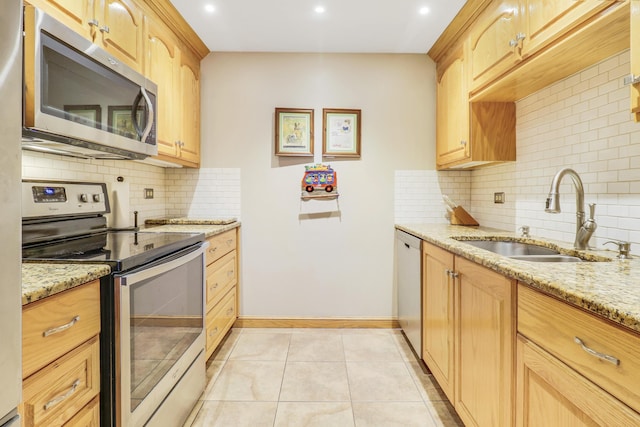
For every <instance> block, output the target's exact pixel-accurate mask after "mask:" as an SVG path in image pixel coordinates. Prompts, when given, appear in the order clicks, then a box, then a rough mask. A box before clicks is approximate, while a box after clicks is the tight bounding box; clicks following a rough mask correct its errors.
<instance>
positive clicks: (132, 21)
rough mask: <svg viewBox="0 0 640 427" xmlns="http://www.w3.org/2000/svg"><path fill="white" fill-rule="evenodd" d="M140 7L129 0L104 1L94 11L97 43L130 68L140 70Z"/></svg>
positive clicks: (141, 54) (141, 56) (141, 55)
mask: <svg viewBox="0 0 640 427" xmlns="http://www.w3.org/2000/svg"><path fill="white" fill-rule="evenodd" d="M142 16H143V15H142V9H140V8H139V7H138V6H137V5H136V4H135V3H134V2H133V1H131V0H103V1H102V2H101V10H99V11H96V17H99V18H98V19H99V21H100V25H99V30H98V33H99V34H97V35H96V42H98V41H99V43H100V44H101V45H102V47H103V48H104V49H105V50H106V51H107V52H110V53H112V54H113V55H115V56H117V57H118V58H119V59H120V60H121V61H123V62H125V63H126V64H127V65H129V66H130V67H131V68H133V69H134V70H136V71H138V72H142V62H143V60H142V58H143V53H142V52H143V49H142Z"/></svg>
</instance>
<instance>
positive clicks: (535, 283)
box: [396, 224, 640, 332]
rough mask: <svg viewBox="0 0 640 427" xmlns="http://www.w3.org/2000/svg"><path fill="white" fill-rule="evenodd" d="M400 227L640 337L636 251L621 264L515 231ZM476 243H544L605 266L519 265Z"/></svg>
mask: <svg viewBox="0 0 640 427" xmlns="http://www.w3.org/2000/svg"><path fill="white" fill-rule="evenodd" d="M396 228H397V229H400V230H403V231H406V232H408V233H410V234H413V235H414V236H417V237H420V238H421V239H423V240H425V241H427V242H429V243H432V244H434V245H436V246H439V247H441V248H443V249H446V250H448V251H450V252H453V253H455V254H456V255H460V256H462V257H464V258H467V259H469V260H471V261H474V262H477V263H479V264H481V265H484V266H486V267H488V268H490V269H491V270H494V271H497V272H499V273H501V274H504V275H505V276H507V277H510V278H513V279H517V280H519V281H520V282H523V283H525V284H527V285H530V286H532V287H533V288H536V289H539V290H541V291H543V292H546V293H548V294H551V295H554V296H556V297H558V298H560V299H562V300H564V301H566V302H568V303H570V304H573V305H576V306H578V307H582V308H584V309H586V310H588V311H590V312H592V313H595V314H597V315H599V316H602V317H604V318H607V319H609V320H611V321H613V322H615V323H618V324H620V325H623V326H625V327H627V328H629V329H631V330H634V331H636V332H640V255H634V248H633V247H632V248H631V255H632V256H633V257H632V258H631V259H628V260H620V259H617V258H616V255H617V251H613V250H598V251H592V250H590V251H577V250H575V249H573V244H572V243H567V242H558V241H555V240H551V239H541V238H536V236H531V237H529V238H521V237H520V236H519V235H517V234H515V233H512V232H506V231H504V230H496V229H491V228H486V227H464V226H455V225H447V224H396ZM454 237H455V238H456V239H458V240H456V239H454ZM474 238H483V239H485V238H486V239H488V240H502V239H512V238H517V240H518V241H522V242H526V243H533V244H541V245H543V246H548V247H551V248H553V249H556V250H558V251H559V252H561V253H564V254H568V255H573V256H579V257H582V258H585V259H594V260H601V261H602V262H531V261H519V260H514V259H510V258H507V257H504V256H501V255H498V254H494V253H493V252H489V251H486V250H483V249H479V248H476V247H474V246H471V245H468V244H465V243H464V239H466V240H470V239H474ZM603 260H610V261H603Z"/></svg>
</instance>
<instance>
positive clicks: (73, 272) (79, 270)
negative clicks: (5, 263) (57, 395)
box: [22, 262, 111, 305]
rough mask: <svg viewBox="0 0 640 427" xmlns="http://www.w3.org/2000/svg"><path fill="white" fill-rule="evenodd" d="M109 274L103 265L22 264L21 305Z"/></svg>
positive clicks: (107, 267) (108, 270)
mask: <svg viewBox="0 0 640 427" xmlns="http://www.w3.org/2000/svg"><path fill="white" fill-rule="evenodd" d="M109 273H111V268H110V267H109V266H108V265H105V264H82V263H80V264H66V263H51V264H49V263H35V262H33V263H32V262H25V263H23V264H22V305H25V304H29V303H30V302H35V301H38V300H40V299H43V298H46V297H48V296H51V295H54V294H57V293H58V292H62V291H65V290H67V289H71V288H74V287H76V286H79V285H82V284H83V283H87V282H90V281H92V280H95V279H99V278H100V277H102V276H106V275H108V274H109Z"/></svg>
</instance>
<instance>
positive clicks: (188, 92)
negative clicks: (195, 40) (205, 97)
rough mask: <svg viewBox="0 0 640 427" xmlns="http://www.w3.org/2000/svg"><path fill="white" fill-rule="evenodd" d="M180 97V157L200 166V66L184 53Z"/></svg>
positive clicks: (181, 62) (181, 66)
mask: <svg viewBox="0 0 640 427" xmlns="http://www.w3.org/2000/svg"><path fill="white" fill-rule="evenodd" d="M180 96H181V99H182V102H181V103H180V106H181V108H180V112H181V114H182V122H181V123H182V124H181V129H182V136H181V138H180V157H181V158H182V159H183V160H185V161H187V162H190V163H193V165H194V166H197V165H199V164H200V64H199V63H198V61H197V60H196V59H195V58H192V57H190V56H189V55H188V54H187V53H186V52H183V54H182V55H181V60H180Z"/></svg>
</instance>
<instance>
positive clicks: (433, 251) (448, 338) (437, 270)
mask: <svg viewBox="0 0 640 427" xmlns="http://www.w3.org/2000/svg"><path fill="white" fill-rule="evenodd" d="M422 254H423V263H422V268H423V276H422V277H423V292H422V298H423V299H422V328H423V333H422V337H423V338H422V343H423V344H422V347H423V350H422V358H423V359H424V361H425V363H426V364H427V366H428V367H429V369H431V372H432V373H433V376H434V377H435V379H436V380H437V381H438V384H440V387H441V388H442V390H443V391H444V392H445V394H446V395H447V397H448V398H449V400H450V401H452V402H453V397H454V393H453V390H454V342H455V337H454V332H455V328H454V316H453V313H454V311H453V289H454V288H453V284H452V282H451V279H450V277H449V272H451V271H453V254H452V253H450V252H447V251H445V250H442V249H440V248H437V247H435V246H433V245H430V244H428V243H424V242H423V250H422Z"/></svg>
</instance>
